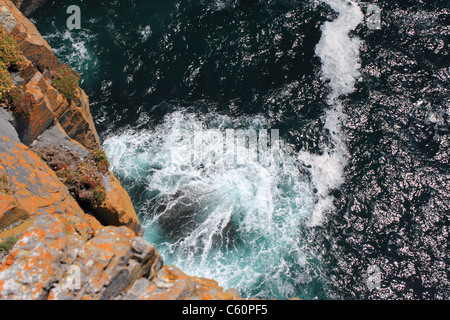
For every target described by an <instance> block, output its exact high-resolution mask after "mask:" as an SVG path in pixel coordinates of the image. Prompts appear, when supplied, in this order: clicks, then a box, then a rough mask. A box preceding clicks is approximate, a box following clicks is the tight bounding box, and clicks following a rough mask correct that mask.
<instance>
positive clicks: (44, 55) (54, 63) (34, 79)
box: [0, 0, 100, 150]
mask: <svg viewBox="0 0 450 320" xmlns="http://www.w3.org/2000/svg"><path fill="white" fill-rule="evenodd" d="M29 3H30V1H26V2H23V3H22V2H20V5H21V6H23V5H29ZM0 25H2V26H3V27H5V28H6V30H7V31H8V32H9V34H10V36H12V37H13V38H14V39H15V40H16V42H17V45H18V47H19V49H20V51H21V52H22V54H23V60H24V61H23V68H22V70H21V71H19V72H16V73H14V74H11V77H12V79H13V81H14V83H15V84H16V85H20V84H22V85H25V86H26V88H27V91H28V92H29V93H31V94H32V95H33V96H34V98H35V100H36V106H35V107H34V108H33V110H32V112H31V117H30V121H26V122H24V123H22V124H21V125H20V126H19V128H17V129H18V130H17V131H18V132H19V137H20V138H21V141H22V142H23V143H25V144H26V145H30V144H31V143H32V142H33V141H34V139H36V138H37V137H38V136H39V135H41V134H42V133H43V132H44V131H45V130H47V129H48V128H49V127H50V126H52V125H53V124H55V123H56V121H58V122H59V123H60V124H61V126H62V127H63V128H64V130H65V132H66V133H67V134H68V135H69V137H70V138H72V139H74V140H76V141H78V142H80V143H81V144H82V145H83V146H85V147H86V148H88V149H91V150H93V149H96V148H99V147H100V139H99V136H98V133H97V130H96V128H95V125H94V122H93V120H92V115H91V113H90V110H89V99H88V97H87V95H86V93H85V92H84V91H83V90H82V89H81V88H79V87H78V88H76V90H75V97H74V99H73V101H72V102H70V103H69V102H68V101H67V99H65V98H64V97H63V96H62V95H61V94H60V93H59V92H58V91H57V90H56V89H55V88H54V87H53V85H52V75H53V74H54V73H55V72H56V70H57V68H58V67H59V66H60V63H59V62H58V59H57V58H56V57H55V55H54V54H53V52H52V49H51V47H50V46H49V44H48V43H47V41H46V40H45V39H44V38H43V37H42V36H41V34H40V33H39V32H38V30H37V29H36V27H35V26H34V24H33V23H32V22H31V21H30V20H28V19H27V18H26V17H25V16H24V15H23V14H22V13H21V12H20V11H19V10H18V9H17V8H16V7H15V6H14V4H12V3H11V2H10V1H9V0H0Z"/></svg>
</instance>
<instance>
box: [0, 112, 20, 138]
mask: <svg viewBox="0 0 450 320" xmlns="http://www.w3.org/2000/svg"><path fill="white" fill-rule="evenodd" d="M13 123H14V118H13V116H12V115H11V113H10V112H9V111H8V110H6V109H4V108H2V107H0V138H1V137H6V138H8V139H9V140H11V141H15V142H18V143H20V139H19V135H18V134H17V131H16V129H15V128H14V126H13Z"/></svg>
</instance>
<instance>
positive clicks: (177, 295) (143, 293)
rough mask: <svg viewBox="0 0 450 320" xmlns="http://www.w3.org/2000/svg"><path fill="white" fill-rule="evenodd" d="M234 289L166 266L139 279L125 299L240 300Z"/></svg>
mask: <svg viewBox="0 0 450 320" xmlns="http://www.w3.org/2000/svg"><path fill="white" fill-rule="evenodd" d="M239 299H241V298H240V297H239V295H238V294H237V293H236V292H235V291H233V290H229V291H224V290H223V288H222V287H220V286H219V285H218V284H217V282H215V281H213V280H208V279H203V278H196V277H190V276H188V275H186V274H185V273H183V272H182V271H181V270H180V269H178V268H177V267H174V266H172V267H169V266H164V267H163V268H162V269H161V270H160V271H159V272H158V273H157V274H156V277H155V278H154V279H153V280H152V281H150V280H149V279H145V278H143V279H139V280H138V281H136V282H135V283H134V285H133V287H132V288H131V289H130V290H128V291H127V293H126V294H125V295H124V297H123V300H239Z"/></svg>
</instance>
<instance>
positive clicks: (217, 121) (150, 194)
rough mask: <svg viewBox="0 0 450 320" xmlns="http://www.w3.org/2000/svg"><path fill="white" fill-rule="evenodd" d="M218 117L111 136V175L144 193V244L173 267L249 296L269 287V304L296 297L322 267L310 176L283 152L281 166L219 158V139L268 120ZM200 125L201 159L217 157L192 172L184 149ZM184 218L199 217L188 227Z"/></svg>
mask: <svg viewBox="0 0 450 320" xmlns="http://www.w3.org/2000/svg"><path fill="white" fill-rule="evenodd" d="M209 116H210V118H209V119H205V117H199V116H196V115H194V114H189V113H186V112H181V111H177V112H174V113H171V114H169V115H167V116H166V119H165V120H164V121H163V123H162V124H160V125H159V126H157V127H156V128H155V129H154V130H151V131H149V130H141V131H135V130H129V131H126V132H124V133H122V134H120V135H115V136H112V137H110V138H109V139H107V140H106V141H105V143H104V146H105V150H106V151H107V154H108V155H109V157H110V158H111V168H112V170H113V171H114V172H115V173H116V174H118V175H119V176H120V177H121V178H122V179H123V180H124V181H132V182H133V183H134V184H138V185H141V186H145V191H144V193H145V194H143V195H142V198H144V199H148V200H149V201H148V204H147V205H144V206H143V207H142V208H141V214H143V215H144V216H145V227H146V230H147V231H146V234H145V236H146V237H147V238H148V239H149V240H150V241H151V242H153V243H155V244H157V246H158V249H159V250H160V252H161V253H162V254H163V255H164V257H165V259H166V263H169V264H171V263H173V264H176V265H177V266H179V267H181V268H182V269H183V270H184V271H185V272H187V273H190V274H193V275H197V276H203V277H209V278H214V279H216V280H218V281H219V283H220V284H221V285H223V286H225V287H234V288H237V289H239V290H241V292H242V293H243V294H248V295H249V294H250V292H251V290H254V289H255V288H257V287H258V286H264V289H261V291H260V292H258V294H260V295H261V296H266V297H269V296H278V297H280V298H282V297H284V298H286V297H293V296H294V295H295V294H296V291H295V290H294V286H293V284H294V283H296V282H298V283H307V282H308V281H310V280H311V277H312V275H313V274H316V273H317V272H318V271H317V268H318V263H317V261H315V262H314V263H312V261H313V260H317V259H318V258H317V257H316V256H315V255H314V253H313V252H312V251H313V250H311V248H310V245H309V241H308V238H309V237H308V236H305V234H306V233H308V232H309V231H308V229H307V228H306V225H307V221H308V220H309V219H310V218H311V213H312V212H313V207H314V202H315V197H314V195H313V193H312V191H311V189H310V183H309V181H308V177H307V176H306V175H305V174H303V173H301V172H300V171H299V169H298V168H299V164H298V163H297V161H296V157H295V156H294V155H293V154H292V153H291V152H289V151H288V150H286V149H284V147H281V148H280V155H279V160H280V163H281V165H280V166H264V165H263V164H261V163H259V162H258V161H248V162H247V163H245V164H241V165H238V164H236V163H235V164H232V165H229V164H227V162H226V161H224V159H223V158H222V157H214V156H213V155H214V152H215V151H216V150H217V143H216V141H215V137H216V136H217V131H218V130H219V131H221V132H223V131H224V130H226V129H229V128H231V127H235V126H236V124H237V123H239V124H241V125H242V124H243V125H245V126H247V127H250V128H256V129H259V128H261V125H264V123H267V121H265V119H264V118H262V117H253V118H240V119H232V118H230V117H227V116H223V115H216V114H214V115H209ZM199 122H200V123H203V124H207V127H202V129H201V130H202V134H203V141H204V143H203V144H202V150H204V151H205V152H206V153H208V154H211V155H212V156H211V157H210V158H209V161H205V162H203V163H202V164H200V165H193V164H190V163H189V162H186V159H184V158H183V157H186V152H185V150H183V148H178V147H177V145H179V142H180V139H182V137H183V136H184V137H186V133H187V132H192V130H196V129H198V127H195V123H199ZM187 137H189V135H187ZM171 216H172V217H174V219H175V220H176V221H175V222H173V223H172V224H171ZM185 217H189V218H190V219H189V222H188V223H186V224H184V223H182V221H184V220H183V219H184V218H185ZM167 221H169V225H168V226H167V225H166V226H164V224H165V223H167ZM179 233H181V234H179ZM288 270H289V272H288ZM288 288H290V289H288ZM280 290H284V292H283V293H281V292H280Z"/></svg>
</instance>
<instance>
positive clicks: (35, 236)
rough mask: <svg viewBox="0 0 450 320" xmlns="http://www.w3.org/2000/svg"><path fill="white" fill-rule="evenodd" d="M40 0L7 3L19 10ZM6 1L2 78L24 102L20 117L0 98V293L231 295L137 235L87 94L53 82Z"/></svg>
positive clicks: (0, 3)
mask: <svg viewBox="0 0 450 320" xmlns="http://www.w3.org/2000/svg"><path fill="white" fill-rule="evenodd" d="M43 2H44V1H39V0H36V1H14V3H15V4H16V5H17V7H19V8H20V9H21V10H22V11H23V12H24V13H25V14H29V13H31V11H32V10H34V9H36V8H37V7H39V6H40V5H41V4H42V3H43ZM14 3H13V2H10V1H8V0H0V27H1V28H4V29H5V30H6V34H7V37H9V38H8V39H11V38H12V39H14V42H15V43H16V44H17V48H18V50H19V51H20V56H21V64H20V68H16V69H15V70H10V69H8V71H7V73H8V74H7V75H6V76H7V77H8V79H10V81H11V82H12V86H13V87H15V88H19V87H20V88H21V90H23V94H24V95H25V96H27V97H31V98H30V101H32V103H30V107H29V110H27V112H26V116H24V115H23V114H17V112H16V113H14V112H12V111H11V108H10V107H9V105H8V104H9V103H10V102H8V101H3V102H2V103H1V104H0V299H141V300H145V299H238V298H239V297H238V295H237V294H236V292H234V291H226V292H225V291H224V290H223V289H222V288H220V287H219V286H218V285H217V283H216V282H214V281H212V280H207V279H199V278H194V277H190V276H188V275H186V274H184V273H183V272H181V271H180V270H178V269H177V268H176V267H169V266H165V265H164V263H163V261H162V258H161V257H160V255H159V254H158V252H157V251H156V249H155V247H154V246H153V245H151V244H150V243H148V242H147V241H145V240H144V239H143V238H142V227H141V225H140V223H139V219H138V217H137V215H136V212H135V210H134V208H133V204H132V203H131V200H130V198H129V196H128V194H127V193H126V191H125V190H124V189H123V188H122V187H121V186H120V183H119V181H118V180H117V179H116V178H115V177H114V175H113V174H112V173H111V172H110V171H109V170H108V164H107V159H105V158H104V153H103V156H102V152H101V147H100V142H99V137H98V134H97V132H96V130H95V126H94V123H93V120H92V116H91V114H90V111H89V99H88V97H87V95H86V94H85V92H84V91H83V90H82V89H81V88H79V87H78V86H77V87H76V88H75V89H74V93H73V97H72V98H71V99H68V98H67V96H66V95H64V94H63V93H61V92H60V91H62V90H58V89H57V86H56V85H55V73H57V72H58V69H59V68H60V67H61V65H60V63H59V61H58V60H57V58H56V57H55V56H54V54H53V53H52V50H51V48H50V46H49V45H48V43H47V42H46V41H45V40H44V39H43V38H42V36H41V35H40V34H39V32H38V31H37V30H36V28H35V26H34V25H33V24H32V23H31V22H30V21H29V20H28V19H27V18H26V17H25V15H24V14H23V13H22V12H21V11H20V10H19V9H18V8H17V7H16V6H15V5H14ZM0 51H1V50H0ZM3 80H4V79H3ZM7 90H9V89H7ZM7 90H6V89H5V91H7ZM5 94H6V93H5ZM8 243H10V244H11V245H10V246H9V245H6V244H8ZM4 244H5V245H4Z"/></svg>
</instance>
